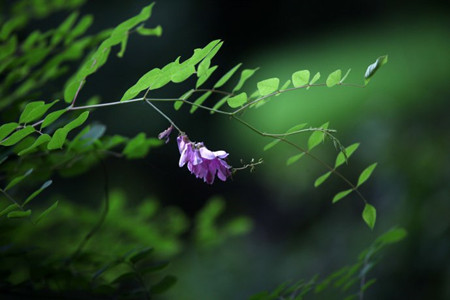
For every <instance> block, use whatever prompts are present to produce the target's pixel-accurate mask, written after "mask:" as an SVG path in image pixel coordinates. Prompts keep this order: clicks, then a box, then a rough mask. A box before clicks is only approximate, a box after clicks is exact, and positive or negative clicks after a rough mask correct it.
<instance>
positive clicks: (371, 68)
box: [364, 55, 388, 84]
mask: <svg viewBox="0 0 450 300" xmlns="http://www.w3.org/2000/svg"><path fill="white" fill-rule="evenodd" d="M387 62H388V56H387V55H383V56H380V57H378V58H377V60H376V61H375V62H374V63H373V64H371V65H370V66H368V67H367V70H366V73H365V74H364V81H365V84H368V83H369V81H370V79H371V78H372V77H373V75H374V74H375V73H376V71H378V69H379V68H381V67H382V66H383V65H384V64H386V63H387Z"/></svg>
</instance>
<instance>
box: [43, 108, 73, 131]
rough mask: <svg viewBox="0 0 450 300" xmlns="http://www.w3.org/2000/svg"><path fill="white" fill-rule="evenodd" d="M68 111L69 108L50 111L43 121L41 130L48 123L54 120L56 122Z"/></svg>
mask: <svg viewBox="0 0 450 300" xmlns="http://www.w3.org/2000/svg"><path fill="white" fill-rule="evenodd" d="M66 111H67V109H60V110H56V111H54V112H51V113H49V114H48V115H47V116H46V117H45V118H44V122H42V125H41V130H42V129H44V128H45V127H47V126H48V125H50V124H52V123H53V122H55V121H56V120H57V119H58V118H59V117H61V116H62V114H63V113H65V112H66Z"/></svg>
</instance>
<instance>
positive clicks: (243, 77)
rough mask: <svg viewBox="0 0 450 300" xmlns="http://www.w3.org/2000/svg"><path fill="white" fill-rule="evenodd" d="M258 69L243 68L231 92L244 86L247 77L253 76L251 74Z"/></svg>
mask: <svg viewBox="0 0 450 300" xmlns="http://www.w3.org/2000/svg"><path fill="white" fill-rule="evenodd" d="M257 70H258V68H256V69H245V70H242V72H241V77H240V78H239V82H238V84H237V85H236V86H235V87H234V89H233V92H235V91H239V90H240V89H241V88H242V86H244V84H245V82H246V81H247V79H249V78H250V77H252V76H253V74H255V72H256V71H257Z"/></svg>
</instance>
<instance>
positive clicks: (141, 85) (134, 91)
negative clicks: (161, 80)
mask: <svg viewBox="0 0 450 300" xmlns="http://www.w3.org/2000/svg"><path fill="white" fill-rule="evenodd" d="M160 74H161V69H159V68H155V69H152V70H150V71H148V72H147V73H145V74H144V75H143V76H142V77H141V78H139V80H138V81H137V82H136V83H135V84H134V85H133V86H132V87H130V88H129V89H128V90H127V91H126V92H125V94H124V95H123V96H122V99H121V100H120V101H126V100H130V99H132V98H134V97H136V95H138V94H139V93H140V92H142V91H143V90H146V89H148V88H149V87H150V86H151V85H152V84H153V83H154V82H155V81H156V79H157V78H158V76H160Z"/></svg>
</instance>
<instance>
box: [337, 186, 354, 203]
mask: <svg viewBox="0 0 450 300" xmlns="http://www.w3.org/2000/svg"><path fill="white" fill-rule="evenodd" d="M352 191H353V189H348V190H345V191H342V192H339V193H337V194H336V195H335V196H334V198H333V201H332V203H336V202H338V201H339V200H341V199H342V198H344V197H345V196H347V195H348V194H350V193H351V192H352Z"/></svg>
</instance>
